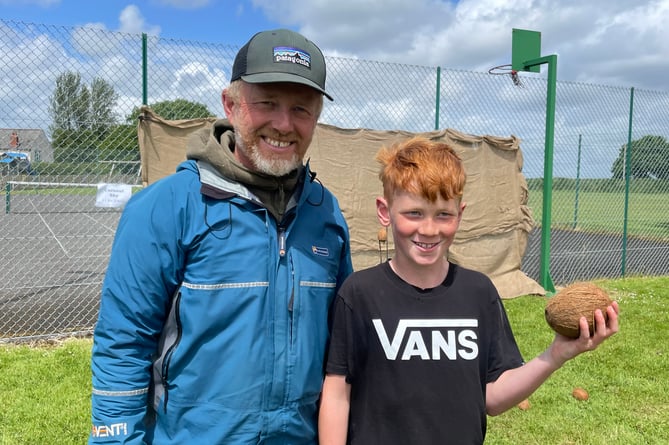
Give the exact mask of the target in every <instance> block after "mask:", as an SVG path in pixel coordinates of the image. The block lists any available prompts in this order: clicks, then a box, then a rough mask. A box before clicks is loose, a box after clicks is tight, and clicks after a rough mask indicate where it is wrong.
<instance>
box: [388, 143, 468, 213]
mask: <svg viewBox="0 0 669 445" xmlns="http://www.w3.org/2000/svg"><path fill="white" fill-rule="evenodd" d="M376 160H377V161H378V162H379V163H380V164H381V171H380V172H379V179H381V182H382V183H383V195H384V197H385V198H386V200H388V201H390V200H391V199H392V197H393V195H394V194H395V193H397V192H402V191H404V192H408V193H411V194H414V195H417V196H422V197H423V198H425V199H427V200H428V201H430V202H435V201H436V200H437V198H438V197H439V196H441V197H442V198H443V199H445V200H449V199H457V200H460V199H462V193H463V190H464V187H465V181H466V175H465V169H464V167H463V165H462V161H461V160H460V157H459V156H458V155H457V153H455V150H453V148H452V147H451V146H450V145H448V144H446V143H444V142H439V141H433V140H430V139H427V138H425V137H422V136H416V137H413V138H411V139H407V140H404V141H401V142H397V143H395V144H393V145H391V146H390V147H383V148H381V150H379V152H378V153H377V154H376Z"/></svg>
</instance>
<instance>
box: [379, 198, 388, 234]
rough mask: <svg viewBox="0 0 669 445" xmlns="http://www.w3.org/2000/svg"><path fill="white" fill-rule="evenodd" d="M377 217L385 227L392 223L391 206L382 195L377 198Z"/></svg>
mask: <svg viewBox="0 0 669 445" xmlns="http://www.w3.org/2000/svg"><path fill="white" fill-rule="evenodd" d="M376 217H377V218H378V219H379V223H380V224H381V225H382V226H383V227H388V226H389V225H390V208H389V207H388V201H386V199H385V198H383V197H381V196H379V197H378V198H376Z"/></svg>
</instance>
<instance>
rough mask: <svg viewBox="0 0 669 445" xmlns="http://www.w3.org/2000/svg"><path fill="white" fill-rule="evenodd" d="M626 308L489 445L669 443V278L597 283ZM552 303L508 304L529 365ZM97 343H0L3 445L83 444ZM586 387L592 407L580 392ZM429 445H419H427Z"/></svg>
mask: <svg viewBox="0 0 669 445" xmlns="http://www.w3.org/2000/svg"><path fill="white" fill-rule="evenodd" d="M597 283H598V284H599V285H600V286H602V287H603V288H604V289H606V290H607V291H608V292H609V294H610V295H611V296H612V297H613V298H614V299H616V300H617V301H618V302H619V304H620V308H621V331H620V332H619V333H618V334H617V335H616V336H614V337H612V338H611V339H609V340H608V341H607V342H605V343H604V344H603V345H602V346H601V347H600V348H599V349H598V350H596V351H594V352H591V353H588V354H584V355H581V356H579V357H577V358H576V359H574V360H573V361H571V362H569V363H567V365H565V366H564V367H563V368H562V369H560V370H559V371H557V372H556V373H555V374H554V375H553V376H552V377H551V378H550V379H549V380H548V381H547V382H546V383H545V384H544V385H543V386H542V387H541V388H539V390H537V392H535V393H534V394H533V395H532V396H531V397H530V398H529V401H530V405H531V406H530V409H528V410H521V409H519V408H513V409H511V410H510V411H508V412H506V413H504V414H502V415H501V416H497V417H493V418H490V419H489V427H488V437H487V440H486V444H496V445H512V444H513V445H519V444H523V445H530V444H536V445H553V444H555V445H636V444H639V445H641V444H667V443H669V401H668V400H667V396H666V395H667V394H668V393H669V365H668V364H669V342H668V341H667V338H668V337H669V311H667V309H666V308H667V306H668V305H669V292H668V291H667V289H669V277H655V278H640V277H639V278H626V279H617V280H605V281H598V282H597ZM545 302H546V300H545V298H543V297H520V298H516V299H512V300H505V302H504V303H505V306H506V309H507V311H508V314H509V319H510V320H511V323H512V326H513V329H514V332H515V334H516V338H517V341H518V344H519V345H520V348H521V351H522V352H523V355H524V356H525V358H526V359H527V360H529V359H531V358H533V357H534V356H536V355H538V354H539V353H540V352H541V351H543V350H544V349H545V348H546V347H547V345H548V344H549V343H550V341H551V339H552V333H551V331H550V329H549V328H548V326H547V325H546V323H545V320H544V306H545ZM90 348H91V341H90V339H68V340H66V341H60V342H54V343H53V344H50V345H49V344H41V345H0V407H1V409H0V445H34V444H39V445H75V444H76V445H81V444H85V443H86V438H87V436H88V431H89V428H90V391H91V384H90V378H91V377H90V366H89V361H90ZM574 387H582V388H584V389H586V390H587V391H588V393H589V395H590V397H589V399H588V400H587V401H579V400H576V399H575V398H573V397H572V396H571V392H572V390H573V388H574ZM418 445H420V444H418Z"/></svg>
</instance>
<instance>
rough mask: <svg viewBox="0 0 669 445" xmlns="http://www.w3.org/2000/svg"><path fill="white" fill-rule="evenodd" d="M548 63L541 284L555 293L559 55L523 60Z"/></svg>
mask: <svg viewBox="0 0 669 445" xmlns="http://www.w3.org/2000/svg"><path fill="white" fill-rule="evenodd" d="M544 63H547V64H548V85H547V92H546V137H545V150H544V199H543V214H542V215H541V267H540V271H539V278H540V284H541V286H542V287H543V288H544V289H546V291H547V292H548V294H553V293H555V285H554V284H553V280H552V279H551V276H550V271H549V269H550V258H551V249H550V247H551V246H550V239H551V220H552V218H551V207H552V204H553V139H554V135H555V92H556V89H557V88H556V85H557V55H555V54H551V55H550V56H544V57H539V58H538V59H532V60H527V61H525V62H523V66H524V68H525V69H528V68H530V67H532V66H536V65H542V64H544Z"/></svg>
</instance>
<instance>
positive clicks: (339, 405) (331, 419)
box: [318, 374, 351, 445]
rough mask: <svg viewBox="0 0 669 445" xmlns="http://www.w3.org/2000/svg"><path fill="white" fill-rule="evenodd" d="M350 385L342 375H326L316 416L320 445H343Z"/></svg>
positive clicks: (348, 407) (344, 442)
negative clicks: (318, 411)
mask: <svg viewBox="0 0 669 445" xmlns="http://www.w3.org/2000/svg"><path fill="white" fill-rule="evenodd" d="M350 406H351V385H350V384H348V383H346V377H345V376H343V375H336V374H327V375H326V376H325V381H324V382H323V394H322V396H321V407H320V413H319V415H318V439H319V444H320V445H344V444H346V436H347V434H348V414H349V409H350Z"/></svg>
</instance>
